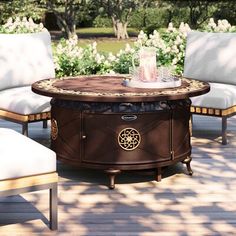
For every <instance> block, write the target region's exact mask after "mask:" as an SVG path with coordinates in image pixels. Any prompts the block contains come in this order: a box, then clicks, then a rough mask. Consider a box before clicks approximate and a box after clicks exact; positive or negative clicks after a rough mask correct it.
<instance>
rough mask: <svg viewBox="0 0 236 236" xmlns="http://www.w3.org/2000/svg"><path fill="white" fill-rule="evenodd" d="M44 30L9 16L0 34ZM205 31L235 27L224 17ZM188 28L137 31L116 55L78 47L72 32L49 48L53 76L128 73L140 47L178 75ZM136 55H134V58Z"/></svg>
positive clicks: (181, 25) (181, 69)
mask: <svg viewBox="0 0 236 236" xmlns="http://www.w3.org/2000/svg"><path fill="white" fill-rule="evenodd" d="M44 30H46V29H45V28H44V26H43V25H42V24H35V23H34V22H33V20H32V19H31V18H29V19H27V18H22V19H20V18H16V19H15V20H12V19H11V18H10V19H9V20H8V21H7V23H6V24H4V25H2V26H0V33H32V32H41V31H44ZM202 30H204V31H208V32H236V27H235V26H231V25H230V24H229V22H228V21H227V20H218V22H217V23H215V22H214V20H213V19H210V20H209V22H208V24H207V25H206V26H205V27H204V28H203V29H202ZM189 31H191V29H190V27H189V26H188V24H186V23H181V24H180V26H179V27H178V28H175V27H174V26H173V24H172V23H170V24H169V26H168V28H167V29H164V30H161V31H160V32H157V31H156V30H155V31H154V32H153V33H152V34H150V35H147V34H145V33H144V32H143V31H141V32H140V34H139V35H138V38H137V40H136V42H135V43H134V46H133V47H131V46H130V45H129V44H127V45H126V47H125V49H124V50H120V52H119V53H118V54H117V55H113V54H112V53H99V52H98V51H97V44H96V42H94V43H93V44H89V45H87V46H86V47H85V48H81V47H79V46H78V38H77V36H76V35H74V36H73V37H71V38H70V39H68V40H65V39H63V40H61V41H60V42H59V43H58V44H57V45H55V46H54V47H53V50H54V53H53V55H54V62H55V65H56V75H57V77H63V76H75V75H89V74H105V73H122V74H126V73H129V69H130V68H132V66H133V65H132V64H133V63H132V61H133V59H134V58H135V55H136V56H137V54H138V51H139V50H140V48H141V47H144V46H145V47H154V48H155V49H156V54H157V66H165V67H171V68H172V69H174V71H175V73H176V74H182V72H183V66H184V56H185V55H184V54H185V47H186V36H187V33H188V32H189ZM137 58H138V57H136V59H137Z"/></svg>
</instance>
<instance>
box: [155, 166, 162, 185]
mask: <svg viewBox="0 0 236 236" xmlns="http://www.w3.org/2000/svg"><path fill="white" fill-rule="evenodd" d="M156 181H157V182H161V167H158V168H157V169H156Z"/></svg>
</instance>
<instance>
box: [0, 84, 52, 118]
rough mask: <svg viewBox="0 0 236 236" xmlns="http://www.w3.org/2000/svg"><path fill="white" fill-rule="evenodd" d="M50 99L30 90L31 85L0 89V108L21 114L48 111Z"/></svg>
mask: <svg viewBox="0 0 236 236" xmlns="http://www.w3.org/2000/svg"><path fill="white" fill-rule="evenodd" d="M50 100H51V98H49V97H45V96H41V95H38V94H36V93H34V92H32V90H31V86H24V87H16V88H11V89H5V90H2V91H0V109H1V110H5V111H10V112H14V113H18V114H22V115H29V114H37V113H41V112H46V111H50V110H51V105H50Z"/></svg>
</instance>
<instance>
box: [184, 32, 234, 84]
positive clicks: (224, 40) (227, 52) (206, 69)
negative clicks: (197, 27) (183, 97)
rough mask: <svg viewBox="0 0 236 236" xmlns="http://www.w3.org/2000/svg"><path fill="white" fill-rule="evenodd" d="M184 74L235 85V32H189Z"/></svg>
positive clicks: (202, 79)
mask: <svg viewBox="0 0 236 236" xmlns="http://www.w3.org/2000/svg"><path fill="white" fill-rule="evenodd" d="M184 76H185V77H188V78H192V79H198V80H201V81H207V82H216V83H226V84H233V85H236V33H208V32H197V31H192V32H190V33H189V34H188V36H187V46H186V52H185V63H184Z"/></svg>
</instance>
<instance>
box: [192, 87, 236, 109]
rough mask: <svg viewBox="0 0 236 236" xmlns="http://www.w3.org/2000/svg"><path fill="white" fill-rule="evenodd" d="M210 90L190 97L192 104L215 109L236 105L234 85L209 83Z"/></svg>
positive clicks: (235, 88)
mask: <svg viewBox="0 0 236 236" xmlns="http://www.w3.org/2000/svg"><path fill="white" fill-rule="evenodd" d="M210 86H211V89H210V92H209V93H207V94H204V95H201V96H198V97H193V98H191V100H192V105H193V106H198V107H208V108H216V109H227V108H230V107H232V106H235V105H236V86H234V85H230V84H221V83H210Z"/></svg>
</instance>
